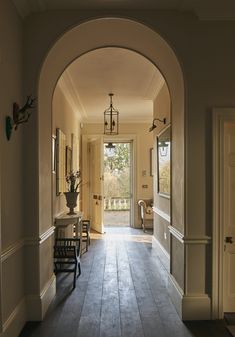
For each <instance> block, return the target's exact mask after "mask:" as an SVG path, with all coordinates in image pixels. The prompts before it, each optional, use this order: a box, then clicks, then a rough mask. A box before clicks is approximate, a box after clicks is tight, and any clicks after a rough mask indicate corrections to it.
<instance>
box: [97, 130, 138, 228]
mask: <svg viewBox="0 0 235 337" xmlns="http://www.w3.org/2000/svg"><path fill="white" fill-rule="evenodd" d="M103 140H104V143H108V142H110V141H112V143H130V144H131V146H130V150H131V153H130V157H131V170H130V172H131V177H130V178H131V191H130V192H131V195H132V198H131V203H130V205H131V209H130V227H132V228H134V224H135V221H134V220H135V217H136V209H135V205H137V192H136V191H137V185H136V184H137V179H136V176H137V172H136V168H137V161H136V157H137V155H136V135H117V136H115V135H114V136H112V137H110V136H104V138H103Z"/></svg>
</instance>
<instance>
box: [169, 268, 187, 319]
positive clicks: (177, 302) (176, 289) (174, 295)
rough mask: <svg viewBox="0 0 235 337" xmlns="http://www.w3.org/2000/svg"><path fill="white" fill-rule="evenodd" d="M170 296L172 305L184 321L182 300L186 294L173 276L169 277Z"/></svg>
mask: <svg viewBox="0 0 235 337" xmlns="http://www.w3.org/2000/svg"><path fill="white" fill-rule="evenodd" d="M167 290H168V294H169V296H170V299H171V301H172V303H173V304H174V307H175V309H176V311H177V313H178V315H179V316H180V318H181V319H182V300H183V295H184V292H183V290H182V289H181V288H180V286H179V285H178V283H177V281H176V280H175V278H174V276H173V275H172V274H169V275H168V288H167Z"/></svg>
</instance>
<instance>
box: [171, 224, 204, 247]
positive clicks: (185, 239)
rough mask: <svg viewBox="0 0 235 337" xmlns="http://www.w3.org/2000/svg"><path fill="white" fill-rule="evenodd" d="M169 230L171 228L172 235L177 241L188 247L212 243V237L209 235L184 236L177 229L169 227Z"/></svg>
mask: <svg viewBox="0 0 235 337" xmlns="http://www.w3.org/2000/svg"><path fill="white" fill-rule="evenodd" d="M168 228H169V231H170V233H171V234H172V235H173V236H174V237H175V238H176V239H178V240H179V241H180V242H181V243H184V244H186V245H190V244H198V245H207V244H210V243H211V236H208V235H195V236H194V235H192V236H184V235H183V234H182V233H181V232H179V231H178V230H177V229H176V228H175V227H173V226H168Z"/></svg>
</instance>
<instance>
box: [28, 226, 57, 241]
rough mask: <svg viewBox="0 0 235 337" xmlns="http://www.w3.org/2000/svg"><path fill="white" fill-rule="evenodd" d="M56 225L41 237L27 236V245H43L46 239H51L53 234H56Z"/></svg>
mask: <svg viewBox="0 0 235 337" xmlns="http://www.w3.org/2000/svg"><path fill="white" fill-rule="evenodd" d="M54 231H55V226H51V227H50V228H48V229H47V230H46V231H45V232H44V233H42V234H41V235H40V236H39V237H35V238H34V237H28V238H25V246H37V245H41V244H42V243H43V242H44V241H46V240H47V239H49V237H50V236H51V235H53V234H54Z"/></svg>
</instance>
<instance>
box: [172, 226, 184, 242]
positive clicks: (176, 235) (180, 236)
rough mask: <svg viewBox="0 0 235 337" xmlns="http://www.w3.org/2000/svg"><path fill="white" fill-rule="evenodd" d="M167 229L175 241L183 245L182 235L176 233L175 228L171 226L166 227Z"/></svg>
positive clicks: (178, 232)
mask: <svg viewBox="0 0 235 337" xmlns="http://www.w3.org/2000/svg"><path fill="white" fill-rule="evenodd" d="M168 229H169V231H170V233H171V234H172V235H173V236H174V237H175V238H176V239H177V240H179V241H180V242H181V243H184V235H183V234H182V233H180V231H178V230H177V229H176V228H175V227H173V226H171V225H170V226H168Z"/></svg>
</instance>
